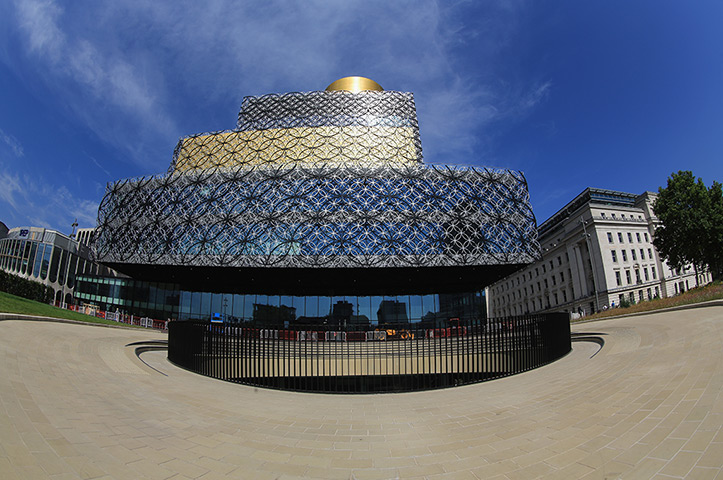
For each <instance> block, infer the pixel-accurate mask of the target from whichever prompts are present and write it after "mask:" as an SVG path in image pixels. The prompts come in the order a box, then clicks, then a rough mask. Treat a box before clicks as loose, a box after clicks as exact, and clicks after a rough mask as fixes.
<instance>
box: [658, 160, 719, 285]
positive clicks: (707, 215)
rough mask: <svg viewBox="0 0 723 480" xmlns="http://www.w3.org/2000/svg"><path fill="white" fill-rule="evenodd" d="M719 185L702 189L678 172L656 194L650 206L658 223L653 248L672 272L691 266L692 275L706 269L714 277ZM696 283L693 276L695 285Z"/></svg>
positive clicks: (716, 270)
mask: <svg viewBox="0 0 723 480" xmlns="http://www.w3.org/2000/svg"><path fill="white" fill-rule="evenodd" d="M721 192H722V190H721V185H720V184H719V183H717V182H714V183H713V186H711V188H710V189H708V188H706V186H705V184H704V183H703V180H701V179H700V178H698V179H697V180H696V178H695V177H694V176H693V173H692V172H690V171H679V172H678V173H674V174H672V175H671V176H670V178H668V185H667V186H666V187H665V188H660V189H659V190H658V198H657V199H656V201H655V203H654V204H653V210H654V211H655V215H656V216H657V217H658V219H659V220H660V221H661V223H662V225H660V226H659V227H658V228H657V229H656V231H655V238H654V239H653V244H654V245H655V248H657V249H658V252H660V255H661V256H662V257H663V258H664V259H665V260H666V261H667V262H668V265H670V266H671V267H673V268H676V269H680V268H683V267H684V266H686V265H693V267H694V268H695V270H696V273H697V272H698V270H699V269H700V268H703V267H708V268H710V269H711V271H712V272H713V273H714V275H716V276H718V275H719V274H720V265H721V251H720V250H721V248H722V246H723V243H721V241H722V240H723V197H722V196H721ZM697 281H698V279H697V275H696V282H697Z"/></svg>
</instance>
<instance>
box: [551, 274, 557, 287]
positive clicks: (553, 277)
mask: <svg viewBox="0 0 723 480" xmlns="http://www.w3.org/2000/svg"><path fill="white" fill-rule="evenodd" d="M552 284H553V285H557V278H555V276H554V275H553V276H552Z"/></svg>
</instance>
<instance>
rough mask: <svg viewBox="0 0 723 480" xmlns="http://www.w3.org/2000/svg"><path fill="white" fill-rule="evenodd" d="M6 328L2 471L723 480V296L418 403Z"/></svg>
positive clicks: (589, 327)
mask: <svg viewBox="0 0 723 480" xmlns="http://www.w3.org/2000/svg"><path fill="white" fill-rule="evenodd" d="M8 317H13V315H5V318H6V319H5V320H4V321H0V372H1V373H0V478H1V479H3V480H10V479H23V480H24V479H43V478H52V479H75V478H84V479H100V478H102V479H132V480H136V479H142V478H150V479H174V480H180V479H186V478H194V479H196V478H198V479H209V480H210V479H217V478H248V479H296V478H313V479H343V480H349V479H357V480H362V479H386V478H389V479H396V478H420V479H421V478H429V479H532V478H554V479H565V478H570V479H579V478H585V479H588V478H589V479H597V478H599V479H603V478H608V479H610V478H641V479H648V478H661V479H662V478H665V479H669V478H695V479H707V478H719V479H720V478H723V468H722V464H723V429H722V428H721V426H722V425H723V397H722V396H721V395H722V394H721V391H723V353H722V352H723V348H721V345H723V304H713V305H709V306H706V307H698V308H693V309H687V310H680V311H672V312H666V313H656V314H649V315H644V316H636V317H626V318H617V319H611V320H603V321H596V322H590V323H583V324H577V325H574V326H573V332H574V335H575V337H576V339H575V341H574V343H573V351H572V352H571V353H570V354H569V355H567V356H566V357H564V358H562V359H561V360H559V361H557V362H555V363H552V364H549V365H546V366H544V367H541V368H539V369H536V370H533V371H529V372H526V373H523V374H520V375H516V376H512V377H507V378H503V379H500V380H494V381H491V382H486V383H481V384H476V385H470V386H464V387H457V388H452V389H446V390H434V391H425V392H417V393H403V394H378V395H322V394H309V393H289V392H284V391H276V390H265V389H258V388H253V387H247V386H242V385H236V384H231V383H225V382H222V381H218V380H213V379H210V378H205V377H202V376H199V375H196V374H193V373H190V372H188V371H185V370H182V369H180V368H177V367H175V366H173V365H171V364H170V363H168V361H167V360H166V358H165V352H164V351H153V350H152V351H147V352H145V353H142V354H140V359H139V357H138V356H137V355H136V346H127V345H128V344H131V343H135V342H152V341H158V340H164V339H165V336H164V335H163V334H161V333H158V332H152V331H140V330H129V329H120V328H105V327H96V326H89V325H76V324H67V323H56V322H49V321H30V320H12V319H8Z"/></svg>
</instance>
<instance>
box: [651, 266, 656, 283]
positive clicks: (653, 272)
mask: <svg viewBox="0 0 723 480" xmlns="http://www.w3.org/2000/svg"><path fill="white" fill-rule="evenodd" d="M650 273H651V274H652V275H653V280H655V267H650Z"/></svg>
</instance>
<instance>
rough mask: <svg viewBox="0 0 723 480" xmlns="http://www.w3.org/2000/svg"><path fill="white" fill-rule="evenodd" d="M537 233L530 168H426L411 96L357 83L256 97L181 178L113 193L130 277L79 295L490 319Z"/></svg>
mask: <svg viewBox="0 0 723 480" xmlns="http://www.w3.org/2000/svg"><path fill="white" fill-rule="evenodd" d="M536 236H537V233H536V226H535V218H534V215H533V214H532V210H531V207H530V204H529V198H528V191H527V184H526V181H525V179H524V177H523V175H522V174H521V173H520V172H515V171H510V170H501V169H492V168H468V167H457V166H438V165H427V164H424V163H423V161H422V148H421V141H420V138H419V129H418V124H417V116H416V109H415V105H414V99H413V96H412V94H411V93H405V92H396V91H385V90H383V89H382V88H381V86H379V85H378V84H377V83H376V82H373V81H371V80H369V79H364V78H362V77H347V78H345V79H341V80H339V81H337V82H334V83H333V84H331V85H330V86H329V87H328V88H327V89H326V90H325V91H316V92H307V93H288V94H283V95H275V94H274V95H265V96H261V97H247V98H245V99H244V100H243V103H242V107H241V112H240V114H239V118H238V124H237V127H236V128H235V129H234V130H230V131H223V132H215V133H207V134H200V135H192V136H189V137H187V138H183V139H181V140H180V142H179V143H178V146H177V147H176V149H175V152H174V156H173V161H172V164H171V167H170V169H169V171H168V173H167V174H165V175H159V176H154V177H145V178H136V179H128V180H121V181H118V182H115V183H112V184H110V185H109V186H108V189H107V193H106V195H105V198H104V199H103V201H102V203H101V206H100V210H99V225H98V229H97V231H96V238H95V245H96V247H97V252H98V257H99V260H100V261H102V262H103V263H104V264H106V265H108V266H110V267H112V268H114V269H116V270H118V271H120V272H123V273H124V274H126V275H128V276H129V277H130V278H128V279H115V280H113V281H112V282H107V281H106V280H104V279H102V278H97V277H92V276H85V277H83V278H82V283H83V285H82V288H80V289H79V290H80V292H79V294H80V296H81V297H82V298H83V299H85V300H88V301H94V302H97V303H99V304H101V305H100V306H101V308H104V307H105V309H111V310H113V309H115V308H120V309H122V310H125V311H127V312H128V313H134V314H136V315H148V316H154V317H159V316H160V317H161V318H166V317H168V318H178V319H214V318H222V319H224V320H227V321H247V320H259V319H260V318H262V317H263V318H264V319H266V321H267V322H269V323H277V324H288V323H290V322H291V323H293V322H294V321H296V320H297V319H303V321H308V322H312V321H315V322H317V323H323V322H330V321H331V322H336V321H341V320H336V319H339V318H343V319H346V320H345V321H346V322H348V323H352V324H358V325H360V328H363V326H364V325H365V324H366V325H367V326H368V325H369V324H370V323H377V322H380V321H382V322H383V321H386V319H387V318H394V319H395V320H399V319H406V320H407V321H409V322H421V321H423V320H424V321H428V322H437V323H444V322H446V321H447V320H448V319H449V318H459V317H472V316H476V317H479V316H481V315H484V305H483V300H482V291H483V289H484V287H485V286H486V285H488V284H489V283H491V282H493V281H494V280H496V279H498V278H500V277H502V276H504V275H507V274H509V273H510V272H512V271H514V270H516V269H518V268H520V267H521V266H523V265H525V264H527V263H529V262H532V261H534V260H535V259H536V258H538V257H539V245H538V243H537V240H536ZM340 302H341V303H340ZM335 305H343V306H344V307H343V308H342V307H341V306H338V307H336V313H335V310H334V308H335V307H334V306H335ZM292 317H293V318H292Z"/></svg>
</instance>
